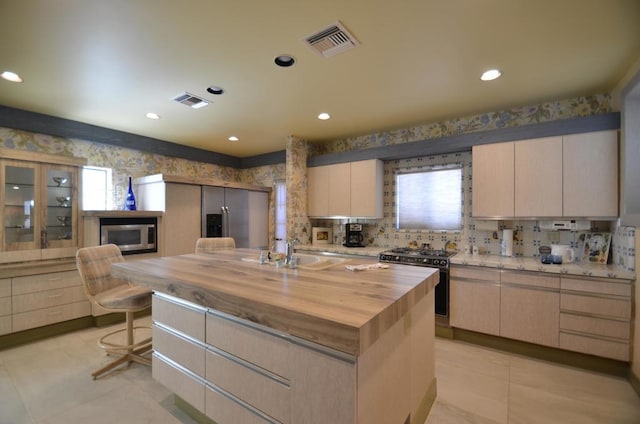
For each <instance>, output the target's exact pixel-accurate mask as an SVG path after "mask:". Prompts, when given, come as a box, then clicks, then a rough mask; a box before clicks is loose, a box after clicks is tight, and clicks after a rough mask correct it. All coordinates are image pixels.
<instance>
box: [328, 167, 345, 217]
mask: <svg viewBox="0 0 640 424" xmlns="http://www.w3.org/2000/svg"><path fill="white" fill-rule="evenodd" d="M328 170H329V174H328V177H329V211H328V212H329V216H350V215H351V164H350V163H337V164H335V165H329V166H328Z"/></svg>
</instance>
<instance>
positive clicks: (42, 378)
mask: <svg viewBox="0 0 640 424" xmlns="http://www.w3.org/2000/svg"><path fill="white" fill-rule="evenodd" d="M140 321H142V323H143V324H148V318H144V319H141V320H138V323H140ZM110 330H111V329H110V328H102V329H87V330H82V331H77V332H74V333H70V334H67V335H63V336H59V337H55V338H51V339H47V340H43V341H39V342H35V343H31V344H29V345H25V346H21V347H17V348H12V349H5V350H0V424H57V423H60V424H62V423H64V424H70V423H92V424H102V423H105V424H112V423H114V422H117V423H127V424H128V423H135V424H138V423H154V424H156V423H183V424H184V423H189V424H191V423H193V421H192V420H191V419H190V418H189V417H187V416H186V415H185V414H183V413H182V412H181V411H180V410H177V409H176V408H175V407H173V397H172V395H171V393H170V392H169V391H168V390H167V389H165V388H164V387H162V386H161V385H160V384H158V383H156V382H155V381H154V380H153V379H152V378H151V370H150V368H149V367H145V366H142V365H138V364H134V365H132V367H131V369H129V370H126V371H124V372H122V371H116V372H114V373H112V374H110V375H109V376H105V377H103V378H101V379H99V380H96V381H94V380H92V379H91V376H90V373H91V371H93V370H94V369H96V368H98V367H99V366H100V365H101V364H102V363H103V362H104V361H105V357H104V355H103V354H102V352H101V350H100V349H99V348H98V347H97V345H96V340H97V339H98V338H99V337H100V335H101V334H105V333H106V332H108V331H110ZM436 377H437V379H438V399H437V400H436V403H435V404H434V406H433V409H432V410H431V413H430V415H429V418H428V419H427V421H426V423H425V424H449V423H452V424H453V423H455V424H464V423H476V424H485V423H486V424H494V423H509V424H511V423H513V424H520V423H545V424H549V423H562V424H564V423H579V424H590V423H607V424H613V423H634V424H638V423H640V398H639V397H638V396H637V395H636V394H635V392H634V391H633V390H632V388H631V386H630V385H629V383H628V382H627V381H625V380H624V379H621V378H616V377H611V376H608V375H602V374H598V373H593V372H587V371H583V370H578V369H574V368H570V367H566V366H559V365H554V364H550V363H546V362H543V361H538V360H533V359H528V358H525V357H520V356H517V355H511V354H506V353H502V352H499V351H494V350H491V349H486V348H483V347H478V346H474V345H469V344H465V343H462V342H457V341H451V340H446V339H440V338H438V339H436ZM302 424H304V423H302Z"/></svg>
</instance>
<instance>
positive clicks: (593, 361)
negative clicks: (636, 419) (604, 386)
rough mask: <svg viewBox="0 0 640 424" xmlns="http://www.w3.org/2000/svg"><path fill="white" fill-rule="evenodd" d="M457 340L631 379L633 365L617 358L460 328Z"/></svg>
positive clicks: (454, 336) (457, 332) (455, 329)
mask: <svg viewBox="0 0 640 424" xmlns="http://www.w3.org/2000/svg"><path fill="white" fill-rule="evenodd" d="M436 334H437V333H436ZM453 339H454V340H460V341H464V342H467V343H472V344H477V345H480V346H485V347H488V348H492V349H497V350H502V351H505V352H509V353H513V354H517V355H523V356H528V357H531V358H535V359H542V360H545V361H549V362H555V363H557V364H562V365H568V366H572V367H576V368H582V369H585V370H589V371H596V372H601V373H605V374H610V375H615V376H618V377H624V378H627V379H629V376H630V367H629V363H627V362H623V361H617V360H615V359H608V358H600V357H597V356H593V355H587V354H584V353H579V352H571V351H568V350H562V349H556V348H553V347H547V346H541V345H537V344H533V343H527V342H521V341H518V340H512V339H506V338H503V337H498V336H492V335H489V334H482V333H476V332H474V331H469V330H462V329H459V328H454V329H453ZM636 391H637V390H636Z"/></svg>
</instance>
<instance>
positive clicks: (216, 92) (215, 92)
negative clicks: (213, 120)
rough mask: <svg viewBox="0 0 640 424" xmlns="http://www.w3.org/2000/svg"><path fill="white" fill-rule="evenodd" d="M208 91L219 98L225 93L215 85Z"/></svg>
mask: <svg viewBox="0 0 640 424" xmlns="http://www.w3.org/2000/svg"><path fill="white" fill-rule="evenodd" d="M207 91H208V92H209V93H211V94H215V95H216V96H219V95H220V94H222V93H224V90H223V89H222V88H220V87H216V86H215V85H212V86H211V87H209V88H207Z"/></svg>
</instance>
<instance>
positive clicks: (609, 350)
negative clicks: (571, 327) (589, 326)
mask: <svg viewBox="0 0 640 424" xmlns="http://www.w3.org/2000/svg"><path fill="white" fill-rule="evenodd" d="M560 348H561V349H566V350H572V351H575V352H581V353H587V354H590V355H596V356H602V357H604V358H611V359H617V360H619V361H629V354H630V347H629V343H628V342H626V341H623V340H615V339H609V338H604V337H597V336H590V335H585V334H577V333H573V332H570V331H566V330H560Z"/></svg>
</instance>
